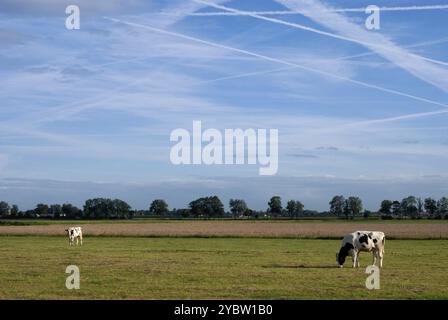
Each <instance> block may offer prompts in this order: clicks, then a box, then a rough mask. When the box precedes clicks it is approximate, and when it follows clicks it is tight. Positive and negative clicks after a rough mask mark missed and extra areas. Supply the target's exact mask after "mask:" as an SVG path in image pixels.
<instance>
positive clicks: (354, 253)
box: [336, 231, 386, 268]
mask: <svg viewBox="0 0 448 320" xmlns="http://www.w3.org/2000/svg"><path fill="white" fill-rule="evenodd" d="M385 242H386V236H385V235H384V233H383V232H381V231H355V232H353V233H349V234H347V235H346V236H345V237H344V239H342V245H341V249H340V250H339V253H336V261H337V263H338V265H339V267H340V268H342V266H343V265H344V262H345V258H346V257H347V256H351V257H352V261H353V268H355V267H359V253H360V252H361V251H366V252H372V254H373V264H375V263H376V259H377V258H379V260H380V262H379V264H380V268H382V267H383V256H384V245H385Z"/></svg>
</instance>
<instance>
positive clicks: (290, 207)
mask: <svg viewBox="0 0 448 320" xmlns="http://www.w3.org/2000/svg"><path fill="white" fill-rule="evenodd" d="M303 208H304V205H303V204H302V203H301V202H300V201H294V200H289V201H288V203H287V204H286V211H287V212H288V215H289V216H290V217H298V216H300V215H302V214H303Z"/></svg>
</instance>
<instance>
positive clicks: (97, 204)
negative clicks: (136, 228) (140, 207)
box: [84, 198, 132, 219]
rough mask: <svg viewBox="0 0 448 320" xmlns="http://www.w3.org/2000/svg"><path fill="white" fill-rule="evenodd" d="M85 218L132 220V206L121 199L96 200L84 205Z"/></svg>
mask: <svg viewBox="0 0 448 320" xmlns="http://www.w3.org/2000/svg"><path fill="white" fill-rule="evenodd" d="M84 216H85V217H86V218H91V219H108V218H112V219H114V218H115V219H116V218H121V219H123V218H124V219H127V218H132V213H131V206H130V205H129V204H127V203H126V202H125V201H123V200H120V199H114V200H112V199H104V198H95V199H88V200H87V201H86V203H85V204H84Z"/></svg>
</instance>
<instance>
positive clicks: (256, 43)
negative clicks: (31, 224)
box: [0, 0, 448, 210]
mask: <svg viewBox="0 0 448 320" xmlns="http://www.w3.org/2000/svg"><path fill="white" fill-rule="evenodd" d="M71 4H75V5H78V6H79V8H80V13H81V20H80V23H81V25H80V29H79V30H67V29H66V27H65V20H66V18H67V14H66V13H65V8H66V6H68V5H71ZM372 4H373V5H377V6H379V7H388V8H389V9H383V10H382V11H381V12H380V19H381V20H380V23H381V24H380V29H379V30H368V29H366V27H365V25H364V23H365V20H366V18H367V17H368V15H367V14H366V13H365V12H364V11H363V9H364V8H365V7H366V6H368V5H372ZM415 6H429V7H427V8H426V10H416V9H417V8H415ZM393 8H395V9H393ZM345 9H350V10H345ZM351 9H360V10H351ZM421 9H422V8H421ZM285 11H286V12H285ZM288 11H289V12H288ZM290 11H294V12H292V13H291V12H290ZM447 18H448V2H446V1H445V2H444V0H439V1H430V0H425V1H413V0H403V1H401V0H400V1H398V0H395V1H380V0H375V1H370V0H369V1H364V0H346V1H339V0H275V1H272V0H256V1H255V0H244V1H243V0H235V1H225V0H219V1H218V0H207V1H202V0H201V1H190V0H185V1H179V0H175V1H146V0H132V1H120V0H96V1H92V0H78V1H76V0H70V1H65V0H1V1H0V200H4V201H7V202H9V203H11V204H13V203H15V204H18V205H19V207H20V208H22V209H30V208H33V207H34V206H35V205H36V204H37V203H40V202H44V203H64V202H70V203H73V204H76V205H78V206H82V204H83V203H84V201H85V200H86V199H87V198H92V197H111V198H120V199H123V200H125V201H127V202H128V203H130V204H131V205H132V206H133V207H134V208H136V209H145V208H147V207H148V206H149V204H150V202H151V201H152V200H153V199H155V198H164V199H165V200H167V202H168V204H169V205H170V207H171V208H182V207H186V206H188V203H189V202H190V201H191V200H193V199H195V198H197V197H201V196H208V195H218V196H219V197H220V198H221V199H222V200H223V202H224V203H225V204H226V205H227V203H228V200H229V199H230V198H243V199H245V200H246V202H247V204H248V205H249V207H251V208H253V209H260V210H264V209H266V207H267V201H268V200H269V198H270V197H271V196H273V195H279V196H281V197H282V199H283V200H284V202H286V201H287V200H289V199H295V200H300V201H302V202H303V203H304V204H305V207H306V208H307V209H317V210H326V209H328V202H329V200H330V199H331V197H332V196H334V195H336V194H342V195H344V196H347V197H348V196H360V197H361V198H362V199H363V200H364V205H365V208H367V209H369V210H376V209H378V206H379V203H380V202H381V200H383V199H393V200H395V199H402V198H404V197H406V196H408V195H410V194H413V195H416V196H420V197H427V196H432V197H435V198H440V197H442V196H448V185H447V181H448V180H447V178H448V172H447V169H448V165H447V160H448V125H447V120H448V94H447V93H448V58H447V57H446V52H447V49H448V33H447V23H446V21H447ZM194 120H200V121H201V122H202V126H203V128H204V129H207V128H216V129H218V130H224V129H226V128H242V129H247V128H255V129H257V128H265V129H278V132H279V167H278V172H277V174H276V175H274V176H260V175H259V171H258V169H259V166H258V165H231V166H229V165H221V166H219V165H211V166H207V165H179V166H175V165H173V164H172V163H171V162H170V158H169V155H170V149H171V147H172V146H173V143H172V142H170V139H169V138H170V133H171V132H172V131H173V130H175V129H177V128H184V129H187V130H190V131H191V130H192V122H193V121H194Z"/></svg>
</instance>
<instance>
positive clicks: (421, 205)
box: [417, 198, 425, 215]
mask: <svg viewBox="0 0 448 320" xmlns="http://www.w3.org/2000/svg"><path fill="white" fill-rule="evenodd" d="M424 207H425V204H424V202H423V200H422V198H417V214H418V215H420V214H421V213H422V212H423V209H424Z"/></svg>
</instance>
